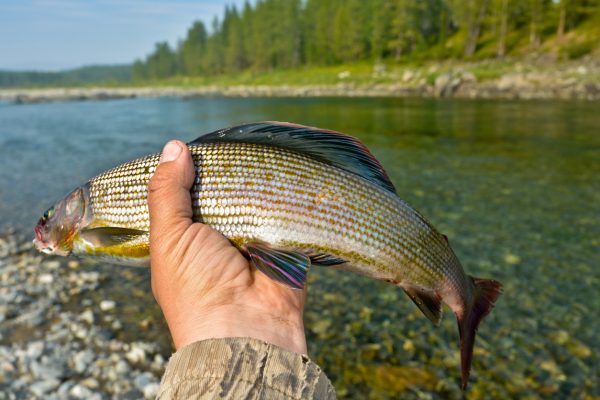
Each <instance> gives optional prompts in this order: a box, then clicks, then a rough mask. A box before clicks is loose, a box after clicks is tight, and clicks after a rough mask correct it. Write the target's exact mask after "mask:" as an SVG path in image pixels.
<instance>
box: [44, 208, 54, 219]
mask: <svg viewBox="0 0 600 400" xmlns="http://www.w3.org/2000/svg"><path fill="white" fill-rule="evenodd" d="M53 215H54V207H50V208H49V209H48V210H46V212H45V213H44V219H49V218H52V216H53Z"/></svg>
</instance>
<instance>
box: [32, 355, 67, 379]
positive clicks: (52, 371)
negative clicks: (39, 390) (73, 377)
mask: <svg viewBox="0 0 600 400" xmlns="http://www.w3.org/2000/svg"><path fill="white" fill-rule="evenodd" d="M45 361H46V362H45V363H44V364H41V363H39V362H37V361H33V362H32V363H31V373H32V374H33V376H34V377H36V378H38V379H42V380H52V379H60V378H62V377H64V376H65V375H66V374H65V372H66V371H65V365H64V363H62V362H56V360H52V361H50V360H45Z"/></svg>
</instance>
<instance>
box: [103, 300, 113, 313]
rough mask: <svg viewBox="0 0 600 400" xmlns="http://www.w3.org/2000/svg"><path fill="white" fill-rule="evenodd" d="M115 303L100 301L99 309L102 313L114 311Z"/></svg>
mask: <svg viewBox="0 0 600 400" xmlns="http://www.w3.org/2000/svg"><path fill="white" fill-rule="evenodd" d="M116 305H117V303H116V302H114V301H112V300H102V301H101V302H100V309H101V310H102V311H111V310H114V309H115V307H116Z"/></svg>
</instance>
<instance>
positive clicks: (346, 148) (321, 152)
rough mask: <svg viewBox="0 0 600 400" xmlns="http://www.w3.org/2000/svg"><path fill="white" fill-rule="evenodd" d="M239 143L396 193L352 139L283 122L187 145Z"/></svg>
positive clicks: (214, 134)
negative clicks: (295, 155) (307, 159)
mask: <svg viewBox="0 0 600 400" xmlns="http://www.w3.org/2000/svg"><path fill="white" fill-rule="evenodd" d="M215 142H238V143H256V144H264V145H270V146H275V147H280V148H285V149H288V150H291V151H296V152H299V153H303V154H306V155H308V156H311V157H313V158H316V159H318V160H319V161H322V162H325V163H328V164H331V165H334V166H336V167H338V168H341V169H343V170H346V171H348V172H351V173H354V174H356V175H358V176H361V177H363V178H364V179H367V180H368V181H370V182H373V183H374V184H376V185H378V186H380V187H382V188H384V189H386V190H388V191H390V192H392V193H396V190H395V189H394V185H393V184H392V182H391V181H390V178H389V177H388V175H387V173H386V172H385V170H384V169H383V167H382V166H381V164H380V163H379V161H378V160H377V159H376V158H375V157H374V156H373V154H371V152H370V151H369V149H367V147H366V146H365V145H364V144H362V143H361V142H360V141H359V140H358V139H356V138H355V137H352V136H349V135H346V134H343V133H339V132H335V131H330V130H326V129H319V128H312V127H308V126H303V125H295V124H289V123H285V122H272V121H268V122H257V123H252V124H245V125H239V126H234V127H231V128H226V129H221V130H218V131H214V132H211V133H208V134H206V135H203V136H200V137H199V138H198V139H196V140H194V141H193V142H190V143H189V144H191V145H193V144H202V143H215Z"/></svg>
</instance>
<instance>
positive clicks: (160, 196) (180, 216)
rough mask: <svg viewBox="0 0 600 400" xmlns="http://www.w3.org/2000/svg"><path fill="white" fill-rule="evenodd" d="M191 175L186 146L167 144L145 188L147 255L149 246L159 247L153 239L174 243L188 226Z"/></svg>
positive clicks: (189, 221) (177, 142) (192, 168)
mask: <svg viewBox="0 0 600 400" xmlns="http://www.w3.org/2000/svg"><path fill="white" fill-rule="evenodd" d="M194 176H195V171H194V163H193V161H192V156H191V153H190V151H189V150H188V147H187V146H186V145H185V144H184V143H183V142H180V141H176V140H173V141H170V142H169V143H167V144H166V145H165V147H164V149H163V152H162V155H161V158H160V161H159V163H158V166H157V167H156V171H155V172H154V176H152V178H151V179H150V183H149V185H148V209H149V211H150V249H151V254H152V248H153V247H156V246H160V243H156V238H161V239H163V240H165V239H168V240H169V241H177V240H178V238H179V237H181V235H182V234H183V232H185V230H186V229H187V228H188V227H189V226H190V225H191V224H192V215H193V214H192V199H191V196H190V188H191V187H192V185H193V183H194Z"/></svg>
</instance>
